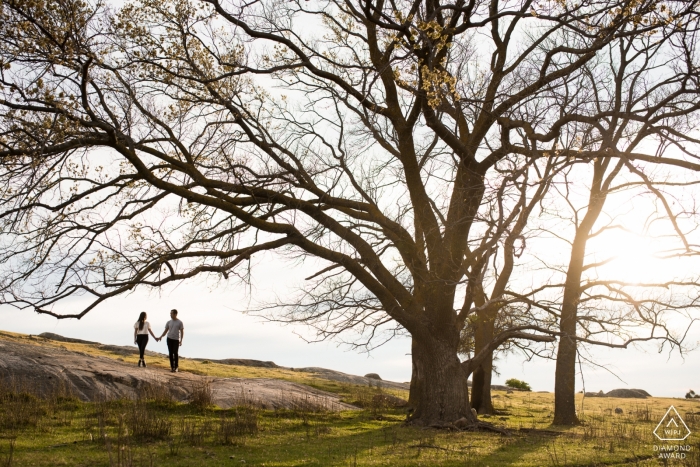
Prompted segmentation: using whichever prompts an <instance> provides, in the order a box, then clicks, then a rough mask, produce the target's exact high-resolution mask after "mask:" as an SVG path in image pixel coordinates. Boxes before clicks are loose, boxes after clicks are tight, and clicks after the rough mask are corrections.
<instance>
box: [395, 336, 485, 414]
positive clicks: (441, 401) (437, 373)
mask: <svg viewBox="0 0 700 467" xmlns="http://www.w3.org/2000/svg"><path fill="white" fill-rule="evenodd" d="M450 340H454V341H455V344H454V345H450V344H449V343H448V342H446V341H450ZM456 341H457V339H445V340H438V339H434V338H425V337H422V338H417V337H416V336H415V335H414V336H413V342H412V345H411V349H412V350H411V354H412V360H413V375H412V378H411V394H410V397H409V404H410V406H411V408H412V409H413V412H412V413H411V415H410V421H411V422H412V423H415V424H417V425H422V426H430V425H440V426H443V425H447V424H450V423H452V422H454V421H456V420H459V419H460V418H462V417H465V418H466V419H467V420H469V421H470V422H475V421H476V419H475V418H474V416H473V415H472V413H471V408H470V406H469V392H468V388H467V376H466V373H465V372H464V370H463V368H462V365H461V363H460V361H459V358H458V357H457V345H456Z"/></svg>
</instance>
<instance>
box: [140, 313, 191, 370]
mask: <svg viewBox="0 0 700 467" xmlns="http://www.w3.org/2000/svg"><path fill="white" fill-rule="evenodd" d="M149 332H150V333H151V335H152V336H153V338H154V339H155V340H156V342H160V340H161V339H162V338H163V336H164V335H166V334H167V335H168V338H167V339H166V342H167V343H168V357H169V358H170V371H171V372H173V373H177V371H178V369H177V367H178V350H179V348H180V346H181V345H182V339H183V338H184V337H185V326H184V325H183V324H182V321H180V320H179V319H177V310H170V321H168V322H167V323H165V331H163V334H161V335H160V337H156V335H155V334H153V331H152V330H151V325H150V323H149V322H148V321H146V312H145V311H142V312H141V314H140V315H139V320H138V321H136V324H134V343H135V344H136V345H138V346H139V366H144V367H145V366H146V361H145V360H144V359H143V354H144V352H145V351H146V344H148V333H149Z"/></svg>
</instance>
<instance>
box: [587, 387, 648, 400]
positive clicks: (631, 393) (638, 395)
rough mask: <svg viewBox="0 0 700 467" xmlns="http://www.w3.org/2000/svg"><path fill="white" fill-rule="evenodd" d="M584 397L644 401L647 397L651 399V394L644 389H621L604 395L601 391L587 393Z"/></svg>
mask: <svg viewBox="0 0 700 467" xmlns="http://www.w3.org/2000/svg"><path fill="white" fill-rule="evenodd" d="M585 396H586V397H620V398H622V399H646V398H647V397H651V394H649V393H648V392H646V391H645V390H644V389H627V388H621V389H613V390H612V391H608V392H606V393H603V391H600V392H587V393H586V394H585Z"/></svg>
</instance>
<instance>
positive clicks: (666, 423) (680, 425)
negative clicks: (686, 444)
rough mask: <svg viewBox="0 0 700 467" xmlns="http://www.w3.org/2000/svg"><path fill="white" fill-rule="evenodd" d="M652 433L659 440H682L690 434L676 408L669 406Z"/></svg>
mask: <svg viewBox="0 0 700 467" xmlns="http://www.w3.org/2000/svg"><path fill="white" fill-rule="evenodd" d="M654 434H655V435H656V437H657V438H659V439H660V440H661V441H683V440H684V439H686V438H687V437H688V436H690V430H689V429H688V426H687V425H686V424H685V422H684V421H683V419H682V418H681V416H680V415H678V412H677V411H676V408H675V407H674V406H671V407H669V408H668V411H666V415H664V418H662V419H661V421H660V422H659V424H658V425H657V426H656V429H655V430H654Z"/></svg>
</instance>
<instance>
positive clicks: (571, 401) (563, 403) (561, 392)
mask: <svg viewBox="0 0 700 467" xmlns="http://www.w3.org/2000/svg"><path fill="white" fill-rule="evenodd" d="M563 315H564V313H563V312H562V324H561V333H562V335H561V337H560V338H559V349H558V351H557V366H556V375H555V380H554V421H553V423H554V425H575V424H577V423H578V417H577V416H576V399H575V398H576V340H575V339H572V338H571V337H569V336H576V313H575V312H574V313H573V317H567V319H566V321H567V322H569V323H571V322H572V323H573V325H571V324H569V323H567V325H565V319H564V316H563ZM571 328H573V329H571Z"/></svg>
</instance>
